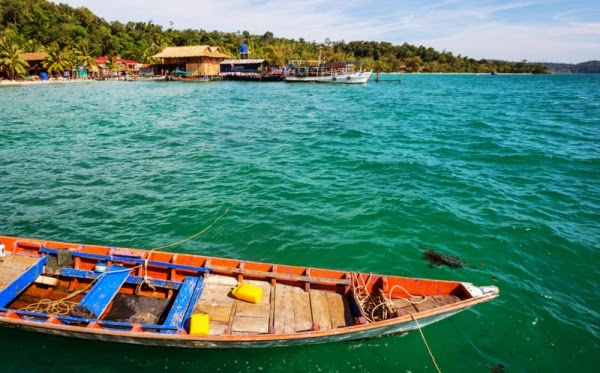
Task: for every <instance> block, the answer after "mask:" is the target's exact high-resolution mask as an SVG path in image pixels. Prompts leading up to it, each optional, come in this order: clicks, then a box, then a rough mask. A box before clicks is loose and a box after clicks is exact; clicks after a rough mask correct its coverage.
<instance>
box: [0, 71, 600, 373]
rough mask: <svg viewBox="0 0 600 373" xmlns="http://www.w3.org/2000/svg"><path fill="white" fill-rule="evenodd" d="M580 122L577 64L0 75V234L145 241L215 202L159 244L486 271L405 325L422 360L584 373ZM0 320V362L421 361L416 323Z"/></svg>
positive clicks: (239, 368)
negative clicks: (195, 331) (328, 327)
mask: <svg viewBox="0 0 600 373" xmlns="http://www.w3.org/2000/svg"><path fill="white" fill-rule="evenodd" d="M390 78H391V77H390ZM599 118H600V76H592V75H568V76H567V75H554V76H504V75H499V76H483V75H482V76H475V75H408V76H406V75H405V76H404V77H403V82H402V83H401V84H400V83H398V82H395V83H392V82H382V83H379V84H377V83H375V82H372V81H371V82H369V83H368V84H366V85H359V86H332V85H315V84H309V85H293V84H283V83H272V84H265V83H263V84H256V83H235V82H220V83H205V84H189V83H187V84H186V83H178V82H169V83H156V82H133V83H132V82H91V83H81V84H61V85H58V84H56V85H37V86H20V87H0V233H1V234H5V235H15V236H26V237H38V238H45V239H56V240H63V241H71V242H83V243H89V244H92V243H93V244H107V245H114V246H123V247H140V248H152V247H156V246H159V245H163V244H167V243H171V242H175V241H178V240H181V239H184V238H187V237H189V236H191V235H193V234H195V233H196V232H198V231H200V230H202V229H203V228H205V227H206V226H208V225H209V224H210V223H211V222H213V220H214V219H215V218H216V217H217V216H219V215H220V214H222V213H223V212H224V211H225V210H226V209H227V208H230V210H229V211H228V213H227V214H226V215H225V216H224V217H223V218H222V219H221V220H220V221H218V222H217V224H215V225H214V226H213V227H212V228H211V229H210V230H209V231H207V232H206V233H205V234H203V235H202V236H200V237H199V238H198V239H196V240H194V241H193V242H188V243H186V244H184V245H182V246H180V247H177V248H175V249H174V251H178V252H185V253H196V254H206V255H211V256H224V257H232V258H240V259H247V260H259V261H268V262H275V263H286V264H292V265H305V266H314V267H327V268H335V269H348V270H354V271H366V272H376V273H389V274H400V275H405V276H419V277H427V278H439V279H456V280H461V281H469V282H474V283H476V284H479V285H497V286H499V287H500V289H501V296H500V297H499V298H497V299H496V300H494V301H493V302H490V303H487V304H484V305H480V306H477V307H476V308H474V309H471V310H467V311H465V312H463V313H461V314H459V315H456V316H454V317H452V318H450V319H447V320H444V321H442V322H439V323H437V324H434V325H432V326H429V327H427V328H425V329H424V333H425V336H426V338H427V341H428V343H429V345H430V347H431V349H432V351H433V353H434V355H435V357H436V360H437V362H438V364H439V366H440V368H441V369H442V371H445V372H463V371H479V372H487V371H489V368H490V367H498V365H499V364H503V365H504V366H505V370H506V371H507V372H517V371H544V372H546V371H556V372H561V371H568V370H571V371H581V372H584V371H593V370H595V369H597V365H598V364H599V363H600V358H599V357H598V351H599V350H600V339H599V337H600V317H599V310H600V299H599V296H598V294H600V286H599V284H598V280H599V279H600V269H599V264H600V258H599V249H600V247H599V246H600V245H599V242H600V229H599V227H600V215H599V211H600V119H599ZM422 247H430V248H434V249H436V250H438V251H442V252H444V253H447V254H451V255H458V256H460V257H461V258H462V259H463V260H467V261H468V262H469V264H470V265H471V266H473V267H474V268H465V269H460V270H452V269H448V268H430V267H429V266H428V263H427V262H425V261H424V260H423V259H422V257H421V256H422V252H421V248H422ZM0 333H1V334H0V361H2V371H4V372H6V371H14V372H21V371H30V372H48V371H61V372H70V371H73V372H82V371H100V372H120V371H122V372H132V371H148V372H150V371H152V372H153V371H190V372H191V371H193V372H199V371H209V370H210V371H220V372H230V371H232V372H247V371H248V372H254V371H262V372H280V371H285V372H338V371H339V372H346V371H361V372H362V371H364V372H408V371H410V372H429V371H435V368H434V367H433V364H432V363H431V360H430V358H429V355H428V353H427V350H426V348H425V346H424V343H423V341H422V340H421V337H420V335H419V334H418V333H410V334H408V335H406V336H403V337H401V336H394V337H387V338H379V339H372V340H366V341H359V342H352V343H337V344H329V345H320V346H304V347H298V348H281V349H263V350H242V351H239V350H238V351H226V350H220V351H202V350H197V351H188V350H174V351H168V350H164V349H160V348H145V347H135V346H128V345H107V344H103V343H97V342H89V341H77V340H65V339H61V338H56V337H49V336H38V335H35V334H28V333H25V332H18V331H11V330H1V331H0Z"/></svg>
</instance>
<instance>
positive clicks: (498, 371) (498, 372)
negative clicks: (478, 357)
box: [488, 364, 505, 373]
mask: <svg viewBox="0 0 600 373" xmlns="http://www.w3.org/2000/svg"><path fill="white" fill-rule="evenodd" d="M488 368H490V372H491V373H505V371H504V364H498V366H495V367H488Z"/></svg>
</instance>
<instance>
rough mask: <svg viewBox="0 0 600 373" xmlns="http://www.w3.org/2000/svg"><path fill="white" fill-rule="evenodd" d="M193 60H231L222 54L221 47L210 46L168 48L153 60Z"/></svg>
mask: <svg viewBox="0 0 600 373" xmlns="http://www.w3.org/2000/svg"><path fill="white" fill-rule="evenodd" d="M185 57H188V58H193V57H214V58H229V56H228V55H226V54H225V53H223V52H221V48H219V47H211V46H209V45H192V46H186V47H167V48H165V49H164V50H163V51H162V52H160V53H158V54H155V55H154V56H152V58H162V59H171V58H185Z"/></svg>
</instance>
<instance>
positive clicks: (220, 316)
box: [194, 275, 234, 329]
mask: <svg viewBox="0 0 600 373" xmlns="http://www.w3.org/2000/svg"><path fill="white" fill-rule="evenodd" d="M224 277H226V276H216V275H214V276H209V277H207V279H206V281H205V282H204V289H203V291H202V294H201V296H200V299H199V300H198V302H196V305H195V308H194V313H205V314H208V316H209V319H210V321H211V322H213V321H215V322H221V323H224V324H228V323H229V319H230V317H231V309H232V307H233V301H234V299H233V297H231V295H230V294H231V289H233V286H231V285H227V284H224V283H226V282H227V281H229V280H228V279H223V278H224ZM211 329H212V328H211Z"/></svg>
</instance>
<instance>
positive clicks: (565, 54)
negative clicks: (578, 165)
mask: <svg viewBox="0 0 600 373" xmlns="http://www.w3.org/2000/svg"><path fill="white" fill-rule="evenodd" d="M56 2H66V3H68V4H69V5H71V6H76V7H79V6H85V7H87V8H89V9H90V10H91V11H92V12H94V13H95V14H96V15H98V16H100V17H102V18H104V19H106V20H107V21H109V22H110V21H115V20H118V21H120V22H128V21H134V22H148V21H150V20H152V21H153V22H154V23H155V24H160V25H162V26H164V27H165V28H168V27H170V24H171V22H173V27H174V28H176V29H185V28H192V29H204V30H208V31H213V30H217V31H224V32H235V31H238V30H239V31H244V30H246V31H249V32H250V33H252V34H259V35H260V34H264V33H265V32H267V31H270V32H272V33H274V34H275V36H278V37H286V38H291V39H296V40H297V39H299V38H303V39H305V40H308V41H313V40H314V41H317V42H323V41H324V40H325V39H326V38H329V39H331V40H332V41H337V40H345V41H352V40H373V41H388V42H391V43H394V44H403V43H404V42H407V43H409V44H415V45H424V46H427V47H433V48H435V49H438V50H443V49H445V50H447V51H450V52H452V53H454V54H462V55H468V56H469V57H473V58H490V59H495V58H498V59H508V60H513V61H516V60H523V59H527V60H530V61H553V62H581V61H586V60H590V59H599V58H600V55H598V52H597V51H600V36H599V29H600V26H599V25H600V24H599V23H597V22H595V20H593V19H592V20H590V19H587V20H585V19H584V18H582V17H586V16H587V17H588V18H589V17H593V14H595V13H594V12H593V11H592V10H591V9H588V8H591V7H593V6H592V5H591V4H592V3H591V2H589V3H588V1H587V0H576V2H577V4H576V5H577V6H574V5H573V6H571V5H565V4H557V3H551V4H550V3H547V2H537V1H519V0H509V1H491V0H490V1H486V0H480V1H475V0H450V1H434V2H429V3H423V2H421V1H416V0H415V1H412V0H408V1H402V2H397V1H394V0H380V1H360V0H347V1H345V2H342V3H340V2H332V1H330V0H327V1H326V0H286V1H282V0H278V1H275V0H228V1H206V0H196V1H191V0H180V1H178V2H165V1H163V0H160V1H158V0H148V1H141V0H128V1H116V0H102V1H97V0H94V1H92V0H58V1H56ZM551 5H552V6H551ZM559 5H560V6H559ZM594 11H595V8H594ZM596 12H597V11H596ZM590 14H592V15H590Z"/></svg>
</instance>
